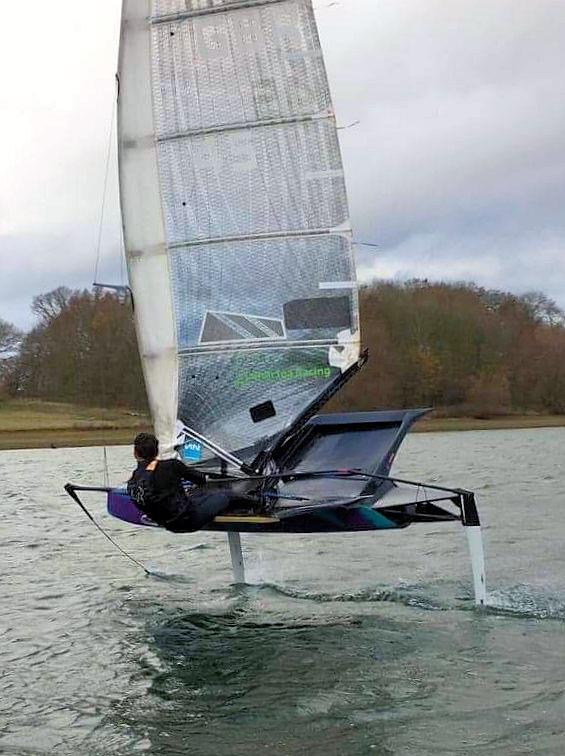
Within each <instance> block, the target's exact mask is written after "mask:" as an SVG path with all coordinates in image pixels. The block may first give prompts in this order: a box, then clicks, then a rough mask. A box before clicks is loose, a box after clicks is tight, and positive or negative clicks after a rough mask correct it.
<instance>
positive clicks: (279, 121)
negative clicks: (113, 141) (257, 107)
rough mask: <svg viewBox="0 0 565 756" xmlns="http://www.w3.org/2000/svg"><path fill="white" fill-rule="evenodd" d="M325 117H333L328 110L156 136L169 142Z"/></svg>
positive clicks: (158, 139)
mask: <svg viewBox="0 0 565 756" xmlns="http://www.w3.org/2000/svg"><path fill="white" fill-rule="evenodd" d="M325 118H330V119H332V120H333V119H334V114H333V113H330V112H323V113H318V114H317V115H304V116H297V117H296V118H290V117H289V118H278V119H276V118H271V119H269V120H263V121H250V122H247V123H234V124H229V125H227V126H216V127H213V126H209V127H208V128H205V129H192V130H191V131H180V132H178V133H177V134H167V135H166V136H160V137H158V138H157V142H170V141H174V140H175V139H185V138H186V137H193V136H201V135H203V134H220V133H222V132H224V131H239V130H243V129H253V128H258V127H261V126H283V125H285V124H291V123H304V122H305V121H321V120H323V119H325Z"/></svg>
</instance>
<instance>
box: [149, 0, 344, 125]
mask: <svg viewBox="0 0 565 756" xmlns="http://www.w3.org/2000/svg"><path fill="white" fill-rule="evenodd" d="M159 5H160V6H162V5H163V3H160V4H159ZM170 5H173V4H170ZM174 5H175V6H178V9H179V10H182V8H181V6H182V5H184V3H174ZM189 5H195V4H193V3H189ZM224 5H228V4H226V3H224ZM214 7H216V6H214ZM153 49H154V58H153V97H154V101H155V121H156V130H157V134H158V136H159V137H164V136H167V135H172V134H178V133H183V132H186V131H189V130H199V129H205V128H210V127H217V126H226V125H232V124H243V123H253V122H257V121H263V120H269V119H284V118H290V117H296V116H299V115H302V116H306V115H315V114H316V113H321V112H323V111H327V110H328V109H329V108H330V107H331V102H330V95H329V90H328V84H327V79H326V72H325V68H324V63H323V60H322V56H321V51H320V45H319V40H318V34H317V29H316V24H315V20H314V16H313V13H312V8H311V5H310V3H309V2H306V1H305V0H286V1H284V2H277V3H276V4H261V5H258V6H257V7H246V8H241V9H238V10H233V11H230V12H222V13H215V14H208V15H203V16H194V17H189V18H187V19H184V20H182V21H175V22H172V23H159V24H155V25H154V27H153Z"/></svg>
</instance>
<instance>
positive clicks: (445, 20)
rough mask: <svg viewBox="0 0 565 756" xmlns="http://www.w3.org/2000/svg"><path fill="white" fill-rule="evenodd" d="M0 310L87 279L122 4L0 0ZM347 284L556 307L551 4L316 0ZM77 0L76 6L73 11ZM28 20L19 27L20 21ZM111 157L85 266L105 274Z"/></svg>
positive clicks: (532, 0) (563, 243)
mask: <svg viewBox="0 0 565 756" xmlns="http://www.w3.org/2000/svg"><path fill="white" fill-rule="evenodd" d="M5 5H6V7H5V8H3V25H4V29H5V30H12V32H11V33H7V32H5V34H4V35H3V41H2V45H1V46H0V66H1V70H2V71H3V76H2V86H1V87H0V114H1V117H0V166H1V170H0V318H3V319H5V320H9V321H11V322H13V323H15V324H16V325H18V326H19V327H21V328H24V329H25V328H29V327H31V326H32V325H33V319H32V316H31V314H30V304H31V300H32V298H33V296H35V295H36V294H39V293H41V292H45V291H49V290H50V289H52V288H54V287H56V286H59V285H62V284H64V285H66V286H69V287H87V286H90V284H91V283H92V281H93V279H94V269H95V265H96V248H97V240H98V233H99V227H98V225H99V218H100V210H101V203H102V195H103V185H104V176H105V167H106V153H107V147H108V134H109V133H110V128H111V122H112V110H113V103H114V98H115V84H114V73H115V69H116V61H117V48H118V35H119V16H120V8H121V2H120V0H97V2H96V4H95V6H93V7H94V8H95V12H92V11H90V12H89V11H88V10H87V8H88V7H89V6H87V5H86V4H83V3H76V0H53V2H51V3H45V2H44V0H26V2H25V3H5ZM314 6H315V8H316V16H317V19H318V24H319V29H320V37H321V41H322V45H323V48H324V54H325V58H326V65H327V69H328V75H329V79H330V86H331V89H332V94H333V99H334V105H335V109H336V113H337V118H338V123H339V125H341V126H347V125H349V124H352V123H355V122H359V123H358V124H357V125H355V126H352V127H351V128H344V129H342V130H341V131H340V141H341V146H342V151H343V158H344V167H345V173H346V179H347V186H348V193H349V200H350V207H351V219H352V225H353V228H354V234H355V237H356V239H357V240H359V241H366V242H371V243H373V244H376V245H378V248H373V247H358V248H357V260H358V272H359V276H360V278H361V279H362V280H365V281H366V280H370V279H372V278H374V277H381V278H382V277H384V278H392V279H397V280H406V279H409V278H414V277H420V278H428V279H430V280H448V281H449V280H451V281H475V282H476V283H478V284H480V285H482V286H486V287H492V288H502V289H505V290H511V291H514V292H516V293H522V292H525V291H530V290H542V291H544V292H545V293H546V294H548V295H549V296H551V297H552V298H554V299H555V300H556V301H557V302H558V303H559V304H560V305H561V306H562V307H565V212H564V208H565V87H564V85H563V71H565V0H315V2H314ZM77 7H78V8H79V10H77ZM30 19H31V21H30ZM119 239H120V225H119V215H118V200H117V171H116V164H115V155H113V156H112V160H111V165H110V174H109V191H108V199H107V208H106V213H105V223H104V227H103V233H102V244H101V258H100V264H99V275H98V278H99V279H102V280H106V281H108V282H116V281H120V280H122V278H123V272H122V271H121V270H120V263H119V259H120V256H119V246H120V241H119Z"/></svg>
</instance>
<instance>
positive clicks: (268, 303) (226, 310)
mask: <svg viewBox="0 0 565 756" xmlns="http://www.w3.org/2000/svg"><path fill="white" fill-rule="evenodd" d="M170 268H171V278H172V282H173V302H174V311H175V319H176V323H177V340H178V346H179V349H180V350H181V352H182V350H186V349H195V348H196V349H200V350H207V349H212V348H214V349H215V348H218V346H219V345H220V344H229V345H230V348H231V349H237V348H241V349H247V348H249V346H250V342H254V341H255V342H259V343H260V344H263V343H264V344H266V342H268V341H277V342H281V343H280V344H279V345H281V346H285V345H288V346H289V347H290V345H291V344H294V345H296V344H297V342H305V341H308V342H322V343H325V344H327V345H328V347H329V346H330V345H332V344H335V343H336V341H337V340H338V339H339V334H340V333H341V332H342V331H345V330H347V331H350V332H351V333H352V334H355V333H357V332H358V329H359V313H358V308H357V292H356V282H355V270H354V265H353V259H352V254H351V244H350V239H349V237H348V236H346V235H344V236H341V235H339V236H338V235H328V234H326V235H324V236H315V237H302V238H287V239H265V240H254V241H239V242H230V243H216V244H199V245H195V246H192V247H182V248H179V249H175V250H174V251H171V253H170ZM281 340H282V341H281ZM255 359H256V364H257V365H258V366H260V363H261V355H260V354H259V355H257V357H256V358H255ZM269 359H270V358H269ZM328 360H329V349H326V355H325V360H324V362H325V364H326V365H328ZM210 388H211V390H213V391H215V384H214V382H212V385H211V387H210Z"/></svg>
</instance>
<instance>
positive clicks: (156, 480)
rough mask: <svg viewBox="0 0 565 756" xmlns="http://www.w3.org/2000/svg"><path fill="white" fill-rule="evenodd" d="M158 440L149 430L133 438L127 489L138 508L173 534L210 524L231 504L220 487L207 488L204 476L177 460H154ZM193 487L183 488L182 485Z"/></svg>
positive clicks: (156, 453) (198, 528)
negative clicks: (134, 463)
mask: <svg viewBox="0 0 565 756" xmlns="http://www.w3.org/2000/svg"><path fill="white" fill-rule="evenodd" d="M158 454H159V442H158V441H157V439H156V437H155V436H154V435H152V434H151V433H140V434H139V435H138V436H136V438H135V440H134V457H135V458H136V460H137V468H136V469H135V470H134V472H133V475H132V476H131V478H130V479H129V481H128V484H127V491H128V494H129V496H130V497H131V499H133V501H134V502H135V504H136V506H137V507H138V509H140V510H141V511H142V512H143V513H144V514H146V515H147V516H148V517H150V518H151V519H152V520H153V521H154V522H156V523H157V524H158V525H161V526H162V527H164V528H166V529H167V530H171V531H172V532H173V533H191V532H194V531H195V530H200V529H201V528H203V527H204V526H205V525H207V524H208V523H210V522H211V521H212V520H213V519H214V517H215V516H216V515H217V514H219V513H220V512H222V511H223V510H224V509H226V507H227V506H228V504H229V503H230V499H231V497H230V495H229V494H228V493H227V492H224V491H222V490H221V489H217V488H216V489H214V490H207V489H206V485H207V478H206V475H204V474H203V473H201V472H198V471H197V470H191V469H189V468H188V467H187V466H186V465H184V464H183V463H182V462H179V460H178V459H166V460H159V459H157V457H158ZM186 484H191V485H192V487H190V488H188V490H185V485H186Z"/></svg>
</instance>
